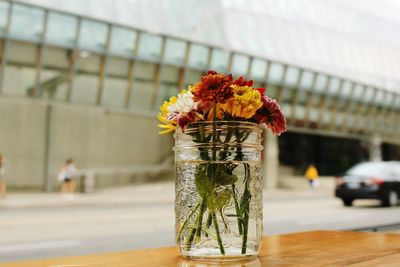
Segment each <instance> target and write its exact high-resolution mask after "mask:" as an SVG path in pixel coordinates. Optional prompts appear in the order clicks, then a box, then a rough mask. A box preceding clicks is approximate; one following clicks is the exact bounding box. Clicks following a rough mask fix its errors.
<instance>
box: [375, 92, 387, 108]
mask: <svg viewBox="0 0 400 267" xmlns="http://www.w3.org/2000/svg"><path fill="white" fill-rule="evenodd" d="M374 100H375V101H374V103H375V104H378V105H382V104H383V101H384V100H385V92H384V91H382V90H378V91H377V92H376V96H375V99H374Z"/></svg>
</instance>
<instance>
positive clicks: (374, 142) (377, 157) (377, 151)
mask: <svg viewBox="0 0 400 267" xmlns="http://www.w3.org/2000/svg"><path fill="white" fill-rule="evenodd" d="M381 145H382V140H381V138H380V136H379V135H374V136H372V138H371V139H370V141H369V160H370V161H382V149H381Z"/></svg>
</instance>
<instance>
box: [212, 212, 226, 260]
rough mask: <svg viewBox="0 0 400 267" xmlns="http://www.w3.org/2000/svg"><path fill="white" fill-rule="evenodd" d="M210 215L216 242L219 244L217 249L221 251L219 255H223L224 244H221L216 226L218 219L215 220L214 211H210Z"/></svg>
mask: <svg viewBox="0 0 400 267" xmlns="http://www.w3.org/2000/svg"><path fill="white" fill-rule="evenodd" d="M211 217H212V220H213V224H214V228H215V233H216V235H217V242H218V246H219V251H220V252H221V255H225V250H224V246H223V245H222V240H221V235H220V233H219V227H218V220H217V216H216V215H215V211H211Z"/></svg>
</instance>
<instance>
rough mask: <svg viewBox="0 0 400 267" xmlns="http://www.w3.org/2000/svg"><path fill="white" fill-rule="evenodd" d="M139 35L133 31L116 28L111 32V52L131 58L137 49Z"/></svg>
mask: <svg viewBox="0 0 400 267" xmlns="http://www.w3.org/2000/svg"><path fill="white" fill-rule="evenodd" d="M136 36H137V33H136V32H135V31H133V30H130V29H127V28H122V27H118V26H114V27H113V28H112V31H111V40H110V52H111V53H114V54H118V55H127V56H131V55H132V52H133V50H134V49H135V43H136Z"/></svg>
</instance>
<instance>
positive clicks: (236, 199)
mask: <svg viewBox="0 0 400 267" xmlns="http://www.w3.org/2000/svg"><path fill="white" fill-rule="evenodd" d="M174 136H175V147H174V151H175V193H176V196H175V197H176V198H175V215H176V242H177V244H178V246H179V249H180V252H181V254H182V255H183V256H185V257H189V258H192V259H199V260H207V259H220V260H238V259H241V258H249V257H255V256H256V255H257V254H258V252H259V250H260V245H261V239H262V234H263V222H262V219H263V218H262V210H263V209H262V203H263V197H262V174H261V166H260V163H261V150H262V148H263V147H262V145H261V138H262V128H261V127H260V126H259V125H258V124H255V123H250V122H237V121H214V122H206V121H203V122H196V123H192V124H190V126H189V127H188V128H187V129H186V130H185V132H182V131H180V130H177V131H176V133H175V135H174Z"/></svg>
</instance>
